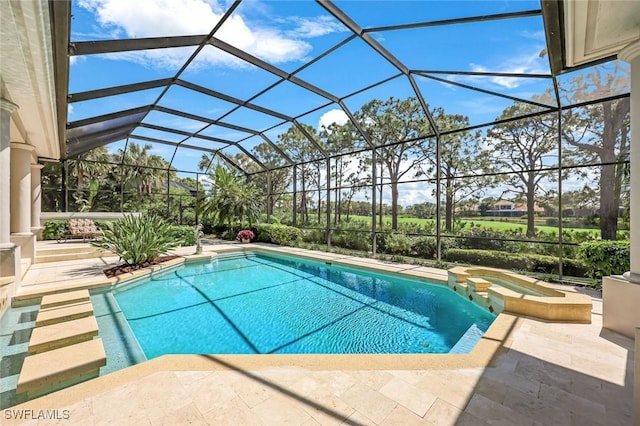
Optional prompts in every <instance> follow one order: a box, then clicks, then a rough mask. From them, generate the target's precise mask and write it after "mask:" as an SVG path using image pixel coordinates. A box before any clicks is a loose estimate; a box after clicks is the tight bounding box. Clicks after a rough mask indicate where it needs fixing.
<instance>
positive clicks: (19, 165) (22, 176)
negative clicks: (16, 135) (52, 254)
mask: <svg viewBox="0 0 640 426" xmlns="http://www.w3.org/2000/svg"><path fill="white" fill-rule="evenodd" d="M33 149H34V148H33V147H32V146H31V145H27V144H25V143H16V142H12V143H11V233H12V234H31V152H32V151H33Z"/></svg>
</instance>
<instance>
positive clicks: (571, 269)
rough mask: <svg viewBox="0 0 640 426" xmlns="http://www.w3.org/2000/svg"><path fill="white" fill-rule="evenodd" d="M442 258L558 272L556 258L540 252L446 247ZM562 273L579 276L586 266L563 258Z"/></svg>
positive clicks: (506, 267)
mask: <svg viewBox="0 0 640 426" xmlns="http://www.w3.org/2000/svg"><path fill="white" fill-rule="evenodd" d="M443 258H444V260H446V261H449V262H462V263H469V264H472V265H482V266H489V267H493V268H503V269H516V270H522V271H530V272H541V273H546V274H557V273H558V258H557V257H555V256H546V255H542V254H529V253H526V254H525V253H510V252H504V251H497V250H467V249H448V250H446V251H445V252H444V256H443ZM562 273H563V274H564V275H571V276H574V277H580V276H584V275H585V273H586V267H585V265H584V264H583V263H582V262H581V261H579V260H575V259H563V260H562Z"/></svg>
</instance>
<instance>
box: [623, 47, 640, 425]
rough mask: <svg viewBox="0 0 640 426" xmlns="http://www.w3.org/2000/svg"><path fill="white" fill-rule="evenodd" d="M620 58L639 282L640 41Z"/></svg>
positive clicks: (634, 274)
mask: <svg viewBox="0 0 640 426" xmlns="http://www.w3.org/2000/svg"><path fill="white" fill-rule="evenodd" d="M618 57H619V58H620V59H622V60H623V61H626V62H628V63H629V64H630V65H631V71H630V73H631V75H630V81H631V88H630V92H631V112H630V117H631V120H630V121H631V143H630V144H629V146H630V154H629V161H630V164H631V167H630V168H631V178H630V180H629V181H630V188H629V198H630V200H631V201H630V207H629V208H630V212H629V221H630V223H629V228H630V229H631V236H630V240H631V252H630V258H631V259H630V260H631V265H630V266H631V268H630V271H629V272H627V273H625V275H624V276H625V278H626V279H627V280H629V282H632V283H635V284H640V40H638V41H635V42H633V43H632V44H630V45H628V46H627V47H625V48H624V49H622V51H620V53H619V54H618ZM638 420H640V419H638Z"/></svg>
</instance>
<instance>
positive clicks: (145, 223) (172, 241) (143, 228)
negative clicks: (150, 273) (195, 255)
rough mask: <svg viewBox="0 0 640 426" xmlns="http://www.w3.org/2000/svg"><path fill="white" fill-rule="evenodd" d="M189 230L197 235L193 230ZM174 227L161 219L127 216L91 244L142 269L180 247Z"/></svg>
mask: <svg viewBox="0 0 640 426" xmlns="http://www.w3.org/2000/svg"><path fill="white" fill-rule="evenodd" d="M185 228H189V229H190V232H191V234H192V235H193V230H191V228H190V227H185ZM179 243H180V241H178V240H177V239H176V238H174V236H173V233H172V230H171V225H169V224H167V223H166V222H164V221H163V220H162V219H160V218H159V217H157V216H142V215H141V216H134V215H125V216H124V217H123V218H122V219H119V220H117V221H114V222H111V223H109V224H107V227H106V228H105V229H103V235H101V236H99V237H98V239H97V240H96V241H94V242H92V243H91V244H92V245H94V246H97V247H102V248H104V249H107V250H110V251H112V252H113V253H115V254H117V255H118V256H120V258H121V259H122V260H123V261H124V262H125V263H127V264H129V265H142V264H144V263H147V262H150V261H152V260H153V259H155V258H156V257H158V256H159V255H161V254H163V253H166V252H167V251H168V250H170V249H172V248H174V247H176V246H177V245H178V244H179Z"/></svg>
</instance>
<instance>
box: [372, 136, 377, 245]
mask: <svg viewBox="0 0 640 426" xmlns="http://www.w3.org/2000/svg"><path fill="white" fill-rule="evenodd" d="M377 162H378V158H377V155H376V147H375V146H374V147H372V148H371V254H372V255H373V257H375V256H376V251H377V248H378V234H377V232H378V228H377V226H376V207H377V206H376V181H377V179H378V176H377V171H376V163H377Z"/></svg>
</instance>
